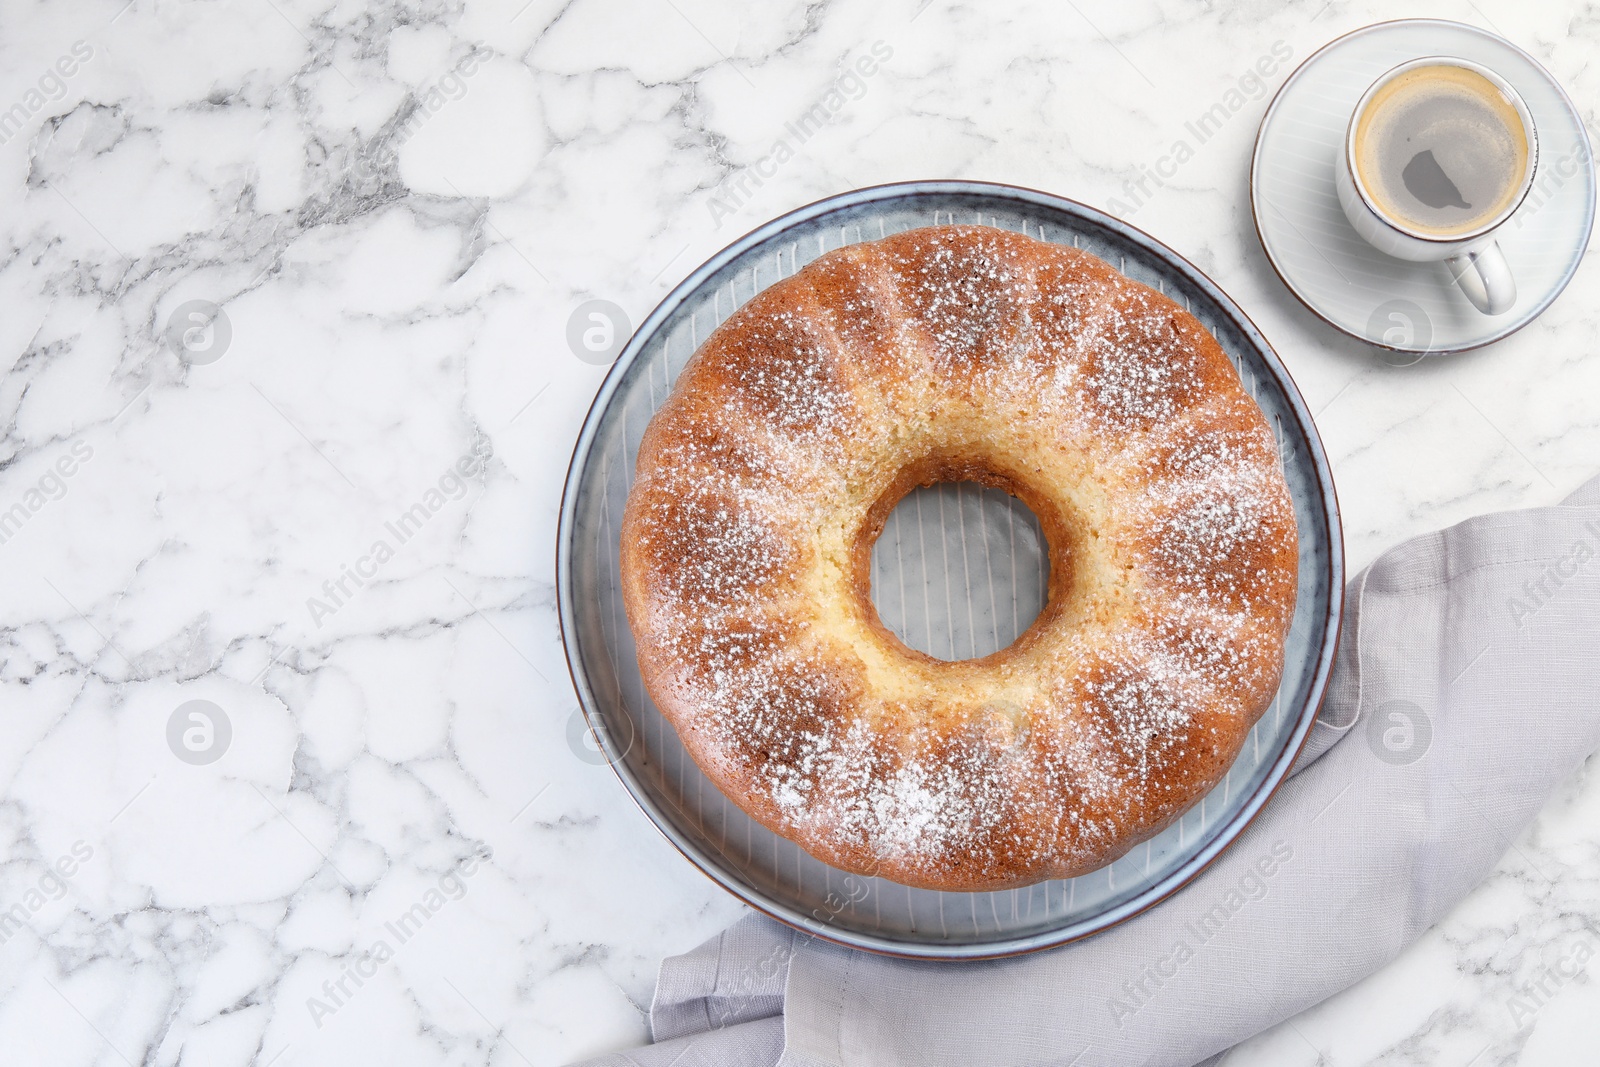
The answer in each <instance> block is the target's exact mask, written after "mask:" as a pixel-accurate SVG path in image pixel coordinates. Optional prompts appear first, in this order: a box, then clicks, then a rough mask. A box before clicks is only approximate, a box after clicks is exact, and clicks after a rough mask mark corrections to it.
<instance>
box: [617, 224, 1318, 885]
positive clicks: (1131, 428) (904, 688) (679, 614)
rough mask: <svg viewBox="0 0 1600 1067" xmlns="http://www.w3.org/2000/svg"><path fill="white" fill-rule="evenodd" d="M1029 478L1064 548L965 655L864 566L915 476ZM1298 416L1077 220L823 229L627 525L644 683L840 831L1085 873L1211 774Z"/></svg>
mask: <svg viewBox="0 0 1600 1067" xmlns="http://www.w3.org/2000/svg"><path fill="white" fill-rule="evenodd" d="M950 480H976V481H980V482H984V483H985V484H988V485H993V486H997V487H1000V488H1003V489H1005V490H1007V491H1009V492H1011V493H1014V494H1015V495H1016V496H1018V497H1019V498H1021V499H1022V500H1023V502H1024V503H1026V504H1027V505H1028V506H1029V507H1030V508H1032V509H1033V511H1034V513H1035V514H1037V515H1038V516H1039V519H1040V522H1041V524H1042V525H1043V528H1044V531H1045V534H1046V540H1047V542H1048V544H1049V555H1050V588H1049V596H1048V601H1047V604H1046V607H1045V610H1044V611H1043V612H1042V613H1041V614H1040V616H1039V618H1038V619H1037V620H1036V621H1035V622H1034V624H1033V625H1032V626H1031V627H1030V628H1029V629H1028V630H1027V632H1026V633H1024V634H1023V635H1022V636H1021V637H1020V638H1019V639H1018V640H1017V641H1016V642H1015V643H1013V644H1012V645H1011V646H1010V647H1008V648H1005V649H1003V650H1001V651H999V652H996V653H994V654H993V655H989V656H985V657H983V658H982V659H975V660H964V661H957V662H946V661H942V660H938V659H934V658H933V657H931V656H927V655H924V654H923V653H921V652H917V651H915V650H913V649H910V648H908V647H906V646H905V645H904V644H903V643H902V642H901V641H900V640H899V639H898V638H896V637H895V636H894V635H893V634H892V633H890V632H889V631H888V630H887V629H886V628H885V627H884V626H883V625H882V623H881V622H880V621H879V619H878V616H877V612H876V611H875V610H874V608H873V606H872V601H871V598H870V596H869V590H868V580H869V577H870V574H869V552H870V549H871V545H872V542H873V540H874V539H875V538H876V537H877V535H878V532H879V531H880V530H881V528H882V525H883V521H884V519H885V518H886V517H887V516H888V514H889V511H890V510H891V509H892V508H893V507H894V505H895V504H896V503H897V502H898V501H899V500H900V498H901V497H903V496H904V495H905V494H906V493H907V492H909V491H910V490H911V489H913V488H915V487H916V486H917V485H925V484H932V483H934V482H938V481H950ZM1296 573H1297V543H1296V530H1295V520H1294V510H1293V506H1292V505H1291V503H1290V500H1289V495H1288V490H1287V488H1286V486H1285V484H1284V479H1283V473H1282V469H1281V465H1280V461H1279V458H1278V452H1277V446H1276V443H1275V440H1274V438H1273V435H1272V432H1271V430H1270V429H1269V428H1268V426H1267V425H1266V422H1265V420H1264V419H1263V417H1262V415H1261V411H1260V409H1259V408H1258V407H1257V406H1256V404H1255V402H1254V401H1252V400H1251V399H1250V397H1249V396H1248V395H1246V393H1245V392H1244V390H1243V388H1242V386H1241V384H1240V382H1239V377H1238V374H1237V373H1236V372H1235V370H1234V368H1233V366H1232V364H1231V363H1230V362H1229V361H1228V358H1227V356H1226V355H1225V354H1224V353H1223V351H1222V349H1221V348H1220V347H1219V346H1218V344H1217V342H1216V340H1215V339H1214V338H1212V337H1211V335H1210V334H1208V333H1207V332H1206V331H1205V329H1204V328H1203V327H1201V325H1200V324H1199V323H1198V322H1197V321H1196V320H1195V319H1194V318H1193V317H1192V316H1191V315H1189V314H1188V312H1186V311H1184V310H1183V309H1182V308H1180V307H1179V306H1178V305H1176V304H1174V303H1173V302H1172V301H1171V300H1168V299H1167V298H1166V297H1164V296H1162V295H1161V294H1159V293H1157V292H1155V291H1154V290H1152V289H1150V288H1148V287H1146V286H1143V285H1140V284H1139V283H1137V282H1134V281H1131V280H1130V279H1128V278H1126V277H1124V276H1122V275H1121V274H1119V273H1117V272H1116V271H1114V270H1112V269H1111V268H1110V267H1109V266H1107V265H1106V264H1105V263H1103V262H1101V261H1100V260H1098V259H1096V258H1095V257H1093V256H1091V255H1088V254H1087V253H1084V252H1080V251H1078V250H1077V249H1073V248H1068V247H1064V246H1060V245H1052V244H1047V243H1044V242H1041V241H1037V240H1034V239H1032V238H1029V237H1025V236H1022V235H1019V234H1015V233H1010V232H1007V231H1003V230H997V229H990V228H988V227H981V226H940V227H931V228H928V229H921V230H913V231H910V232H907V233H902V234H898V235H895V236H893V237H889V238H886V239H884V240H881V241H874V242H870V243H866V244H858V245H851V246H848V247H845V248H841V249H839V250H837V251H834V252H830V253H828V254H826V255H824V256H822V257H821V258H820V259H818V260H817V261H816V262H814V263H812V264H810V265H809V266H807V267H806V268H805V269H804V270H802V271H800V272H799V273H798V274H796V275H795V276H793V277H791V278H788V279H786V280H784V281H780V282H778V283H776V284H774V285H772V286H771V287H770V288H768V289H766V290H764V291H763V292H761V293H760V294H758V295H757V296H756V297H755V298H754V299H752V300H751V301H749V302H748V303H747V304H745V305H744V306H743V307H741V308H740V309H739V310H738V311H736V312H735V313H734V314H733V316H732V317H730V318H729V319H728V321H727V322H725V323H723V324H722V326H721V327H719V328H718V329H717V330H716V331H715V332H714V333H713V334H712V335H711V337H710V338H708V339H707V341H706V342H705V344H704V345H702V346H701V348H700V350H699V351H698V352H696V353H695V355H694V357H693V358H692V359H691V360H690V362H689V364H688V366H687V367H685V369H684V371H683V373H682V375H681V376H680V377H679V379H678V382H677V385H676V386H675V388H674V389H673V392H672V395H671V396H670V397H669V398H668V400H667V402H666V404H665V405H664V406H663V407H662V408H661V410H660V411H659V412H657V413H656V416H655V417H654V419H652V420H651V422H650V425H649V427H648V429H647V430H646V432H645V435H644V439H643V441H642V443H641V445H640V448H639V457H638V463H637V469H636V473H635V480H634V484H633V487H632V489H631V491H630V492H629V495H628V503H627V510H626V513H625V516H624V520H623V526H622V582H623V594H624V599H625V603H626V606H627V613H628V621H629V623H630V625H631V627H632V630H633V634H634V637H635V639H636V642H637V644H638V650H639V667H640V670H641V672H642V674H643V677H644V683H645V686H646V688H647V689H648V691H649V693H650V695H651V696H652V697H653V698H654V700H655V702H656V704H657V706H658V707H659V708H660V709H661V711H662V713H663V714H664V715H665V716H666V717H667V718H668V720H669V721H671V722H672V724H673V725H674V726H675V727H676V728H677V731H678V733H679V736H680V737H682V739H683V742H684V744H685V746H686V747H687V749H688V751H689V753H690V755H691V756H693V758H694V760H695V761H696V763H698V764H699V766H700V768H701V769H702V770H703V771H704V772H705V773H706V775H707V776H708V777H710V779H711V780H712V781H713V782H714V783H715V784H716V785H717V786H718V788H720V789H721V790H722V791H723V792H724V793H725V794H727V796H728V797H729V798H730V799H732V800H733V801H734V802H735V803H737V804H738V805H739V806H740V807H741V808H743V809H744V810H745V811H746V812H748V813H749V814H750V815H751V816H752V817H753V818H755V819H756V820H758V821H759V822H761V823H762V824H763V825H765V826H767V827H769V828H770V829H772V830H773V831H774V832H776V833H778V834H781V835H783V836H784V837H787V838H789V839H790V840H793V841H794V842H796V843H797V844H799V845H800V846H801V847H802V848H804V849H805V850H806V851H807V852H809V853H811V855H813V856H815V857H816V858H818V859H820V860H822V861H823V862H825V863H828V864H831V865H832V866H834V867H838V868H841V869H843V870H846V871H852V872H856V873H859V874H868V875H876V876H881V877H884V878H889V879H892V880H893V881H896V882H902V883H905V884H907V885H912V886H920V887H925V888H931V889H944V890H986V889H998V888H1009V887H1013V886H1018V885H1026V884H1028V883H1031V882H1036V881H1039V880H1041V879H1045V878H1069V877H1073V876H1076V875H1079V874H1083V873H1085V872H1087V871H1090V870H1093V869H1095V868H1097V867H1100V866H1103V865H1104V864H1106V863H1109V862H1111V861H1112V860H1114V859H1116V858H1117V857H1118V856H1121V855H1122V854H1123V853H1125V852H1127V851H1128V849H1130V848H1131V847H1133V846H1134V845H1135V844H1137V843H1139V842H1140V841H1143V840H1145V839H1147V838H1149V837H1151V836H1152V835H1154V834H1156V833H1158V832H1159V831H1161V830H1162V829H1163V828H1164V827H1166V826H1167V825H1168V824H1169V823H1171V822H1172V821H1173V820H1174V819H1176V818H1177V817H1179V816H1180V815H1181V814H1182V813H1183V812H1184V811H1185V810H1186V809H1187V808H1188V807H1189V806H1190V805H1192V804H1193V803H1195V802H1196V801H1198V800H1199V798H1200V797H1201V796H1202V795H1203V794H1204V793H1206V792H1207V791H1208V790H1209V789H1210V788H1211V787H1212V786H1214V785H1215V784H1216V783H1217V782H1219V781H1220V780H1221V778H1222V776H1223V775H1224V774H1225V773H1226V772H1227V769H1228V767H1229V765H1230V764H1232V762H1233V760H1234V758H1235V757H1236V756H1237V755H1238V753H1239V749H1240V747H1241V746H1242V745H1243V743H1244V740H1245V737H1246V735H1247V734H1248V733H1249V731H1250V728H1251V727H1252V726H1254V725H1255V723H1256V721H1257V719H1259V718H1260V716H1261V714H1262V712H1263V711H1264V710H1265V709H1266V707H1267V706H1268V704H1269V702H1270V701H1271V700H1272V697H1273V694H1274V693H1275V692H1276V691H1277V688H1278V682H1279V678H1280V675H1281V672H1282V666H1283V646H1284V638H1285V635H1286V633H1287V631H1288V627H1289V621H1290V616H1291V614H1292V613H1293V610H1294V602H1295V578H1296Z"/></svg>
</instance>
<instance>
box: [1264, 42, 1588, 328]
mask: <svg viewBox="0 0 1600 1067" xmlns="http://www.w3.org/2000/svg"><path fill="white" fill-rule="evenodd" d="M1430 55H1449V56H1459V57H1460V58H1462V59H1470V60H1473V61H1475V62H1478V63H1481V64H1483V65H1484V66H1486V67H1488V68H1490V69H1491V70H1493V71H1495V72H1497V73H1498V74H1499V75H1500V76H1501V77H1503V78H1505V79H1506V81H1508V82H1510V83H1511V84H1512V85H1513V86H1514V87H1515V88H1516V90H1517V92H1518V93H1520V94H1521V95H1522V98H1523V99H1524V100H1525V101H1527V104H1528V108H1529V110H1530V111H1532V113H1533V118H1534V124H1535V126H1536V127H1537V129H1538V134H1539V162H1538V168H1537V170H1536V171H1535V173H1534V184H1533V189H1532V190H1531V191H1530V192H1529V194H1528V198H1527V199H1526V200H1525V201H1524V202H1523V204H1522V206H1521V207H1520V208H1518V209H1517V213H1516V214H1515V215H1513V216H1512V217H1511V220H1510V221H1509V222H1508V223H1506V225H1505V226H1504V227H1503V228H1502V229H1501V231H1500V234H1499V237H1498V240H1499V241H1500V247H1501V248H1502V249H1503V250H1504V252H1505V255H1506V259H1507V260H1508V261H1510V264H1511V270H1512V273H1513V274H1515V275H1516V279H1517V302H1516V305H1515V306H1513V307H1512V309H1511V310H1510V311H1508V312H1506V313H1505V314H1503V315H1493V316H1490V315H1484V314H1482V313H1481V312H1479V311H1478V310H1477V309H1476V308H1474V307H1473V306H1472V305H1471V304H1470V303H1468V302H1467V298H1466V297H1465V296H1463V295H1462V294H1461V292H1460V291H1459V290H1458V289H1457V287H1456V285H1455V283H1454V282H1452V281H1451V279H1450V275H1449V272H1448V270H1447V268H1446V267H1445V265H1444V264H1443V263H1408V262H1405V261H1403V260H1398V259H1393V258H1391V257H1389V256H1387V255H1384V254H1383V253H1381V252H1379V251H1377V250H1376V249H1374V248H1373V247H1372V246H1371V245H1369V244H1367V243H1366V242H1365V241H1364V240H1362V239H1361V238H1360V237H1359V236H1357V235H1356V232H1355V230H1354V229H1352V228H1351V226H1350V223H1349V222H1348V221H1347V220H1346V219H1345V217H1344V212H1343V211H1341V210H1340V208H1339V198H1338V196H1337V195H1336V194H1335V192H1334V187H1333V169H1334V162H1335V160H1336V158H1337V153H1338V152H1339V150H1340V147H1341V146H1342V144H1343V141H1344V133H1345V127H1346V124H1347V123H1348V122H1349V120H1350V113H1351V112H1352V111H1353V110H1354V108H1355V104H1356V100H1357V99H1359V98H1360V96H1361V94H1362V92H1364V91H1365V90H1366V88H1367V86H1369V85H1371V84H1372V82H1374V81H1376V80H1377V78H1378V75H1380V74H1382V73H1383V72H1384V71H1386V70H1388V69H1389V68H1391V67H1393V66H1396V65H1398V64H1400V63H1403V62H1405V61H1406V60H1408V59H1414V58H1417V57H1419V56H1430ZM1593 159H1594V157H1593V154H1592V152H1591V151H1590V147H1589V138H1588V135H1587V133H1585V131H1584V128H1583V122H1582V120H1580V119H1579V117H1578V113H1577V111H1576V109H1574V108H1573V106H1572V101H1571V100H1569V99H1567V94H1566V93H1565V92H1563V91H1562V89H1561V86H1560V85H1558V84H1557V83H1556V81H1555V79H1554V78H1552V77H1551V76H1550V74H1549V72H1548V71H1546V70H1545V69H1544V68H1543V67H1542V66H1540V65H1539V63H1538V62H1537V61H1536V60H1535V59H1534V58H1533V57H1532V56H1530V55H1528V54H1527V53H1526V52H1524V51H1523V50H1522V49H1520V48H1518V47H1517V46H1516V45H1514V44H1512V43H1511V42H1509V41H1507V40H1505V39H1504V38H1501V37H1497V36H1495V35H1494V34H1492V33H1489V32H1487V31H1485V30H1480V29H1477V28H1476V27H1473V26H1466V25H1463V24H1461V23H1459V22H1446V21H1442V20H1439V19H1405V20H1402V21H1398V22H1382V23H1379V24H1377V25H1375V26H1368V27H1365V28H1364V29H1359V30H1356V31H1354V32H1353V33H1348V34H1346V35H1345V36H1343V37H1340V38H1338V39H1337V40H1335V41H1332V42H1330V43H1328V44H1327V45H1324V46H1323V47H1322V48H1321V49H1319V50H1318V51H1317V52H1315V53H1314V54H1313V55H1312V56H1311V57H1310V58H1309V59H1307V60H1306V61H1305V62H1304V63H1302V64H1301V65H1300V67H1299V69H1298V70H1296V71H1295V72H1294V73H1293V74H1292V75H1290V76H1289V80H1288V81H1286V82H1284V84H1283V88H1281V89H1279V90H1278V94H1277V96H1276V97H1274V98H1273V101H1272V105H1271V106H1270V107H1269V108H1267V113H1266V116H1265V117H1264V118H1262V120H1261V131H1260V133H1258V134H1257V135H1256V149H1255V157H1254V159H1252V161H1251V164H1250V207H1251V211H1252V212H1253V213H1254V215H1255V222H1256V233H1257V234H1259V235H1260V237H1261V245H1262V247H1263V248H1264V249H1265V250H1266V253H1267V259H1268V260H1269V261H1270V262H1271V263H1272V267H1273V269H1274V270H1276V271H1277V272H1278V276H1279V277H1280V278H1282V279H1283V284H1284V285H1286V286H1288V287H1289V291H1290V292H1292V293H1293V294H1294V295H1295V296H1297V297H1299V298H1300V300H1301V302H1302V303H1304V304H1305V305H1306V307H1308V308H1310V309H1311V310H1312V311H1313V312H1314V313H1315V314H1316V315H1317V316H1318V317H1320V318H1321V319H1323V320H1324V321H1325V322H1327V323H1328V324H1329V325H1330V326H1333V327H1334V328H1335V329H1338V330H1342V331H1343V332H1345V333H1347V334H1349V335H1350V336H1352V337H1355V338H1358V339H1360V340H1363V341H1366V342H1368V343H1369V344H1373V345H1376V346H1378V347H1380V348H1387V349H1392V350H1394V351H1398V352H1412V353H1432V352H1459V351H1461V350H1463V349H1468V348H1477V347H1479V346H1480V345H1486V344H1489V343H1491V342H1493V341H1498V340H1500V339H1501V338H1502V337H1506V336H1508V335H1509V334H1512V333H1515V332H1516V331H1517V330H1519V329H1521V328H1522V327H1523V326H1526V325H1527V324H1528V323H1530V322H1532V321H1533V320H1534V319H1535V318H1537V317H1538V316H1539V314H1540V313H1541V312H1543V311H1544V309H1545V308H1547V307H1549V306H1550V304H1551V302H1552V301H1554V300H1555V298H1556V297H1557V296H1558V295H1560V293H1561V290H1563V289H1565V288H1566V286H1567V283H1568V282H1569V281H1571V280H1572V276H1573V274H1574V273H1575V272H1576V271H1577V269H1578V263H1579V261H1580V260H1581V259H1582V258H1583V253H1584V250H1585V249H1586V248H1587V247H1588V245H1589V233H1590V230H1591V229H1592V228H1593V226H1594V213H1595V171H1594V163H1593Z"/></svg>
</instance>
